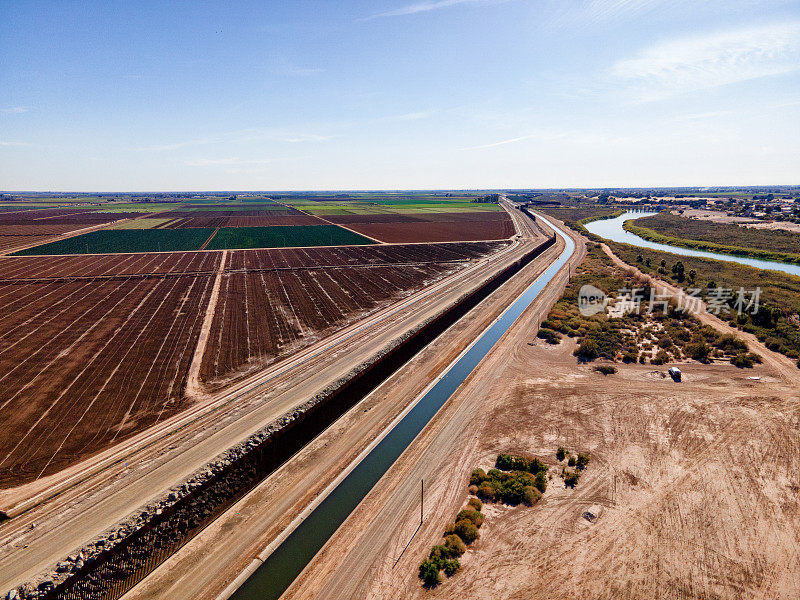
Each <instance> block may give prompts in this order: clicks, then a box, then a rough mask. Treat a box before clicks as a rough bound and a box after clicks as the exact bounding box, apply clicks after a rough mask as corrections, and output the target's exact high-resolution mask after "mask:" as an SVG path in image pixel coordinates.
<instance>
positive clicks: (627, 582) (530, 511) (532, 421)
mask: <svg viewBox="0 0 800 600" xmlns="http://www.w3.org/2000/svg"><path fill="white" fill-rule="evenodd" d="M539 318H540V314H538V313H537V310H536V309H533V310H530V311H529V312H528V313H526V314H525V315H523V317H522V318H521V319H520V320H519V321H518V322H517V324H516V325H515V326H514V328H512V329H511V330H509V332H508V333H507V334H506V336H505V337H504V338H503V340H501V341H500V342H499V343H498V345H497V346H496V347H495V349H494V350H493V351H492V352H491V353H490V354H489V355H488V356H487V357H486V358H485V359H484V362H483V363H482V365H481V366H480V367H479V368H478V369H477V370H476V371H475V372H474V373H473V377H472V378H471V379H470V380H469V381H468V382H467V383H466V384H465V385H464V386H462V388H461V389H460V390H459V391H458V392H457V393H456V394H455V395H454V396H453V398H451V400H450V401H449V402H448V404H447V405H445V407H444V408H443V409H442V411H441V412H440V413H439V414H438V415H437V417H436V418H435V419H434V421H432V422H431V423H430V424H429V425H428V427H427V428H426V430H425V431H424V432H423V434H422V435H421V436H419V437H418V438H417V440H415V442H414V443H413V444H412V446H411V447H409V449H407V450H406V452H405V453H404V455H403V456H402V457H401V458H400V460H399V461H398V462H397V463H395V465H394V466H393V467H392V469H391V470H390V471H389V472H388V473H387V475H386V476H384V477H383V478H382V480H381V481H380V482H379V484H378V485H377V486H376V487H375V488H374V489H373V490H372V492H371V493H370V494H369V495H368V497H367V498H366V499H365V501H364V502H362V503H361V505H360V506H359V507H358V509H357V510H356V511H355V512H354V513H353V514H352V515H351V516H350V518H349V519H348V520H347V522H346V523H345V524H344V525H343V526H342V527H341V528H340V529H339V530H338V531H337V533H336V535H335V536H334V537H333V538H332V539H331V540H330V541H329V543H328V544H327V545H326V546H325V548H324V549H323V551H322V552H320V554H318V555H317V557H316V558H315V559H314V561H313V562H312V563H311V564H310V565H309V567H308V568H307V569H306V570H305V571H304V573H303V574H302V575H301V577H300V578H299V579H298V580H297V581H296V582H295V585H294V586H293V587H292V588H290V590H289V591H288V592H287V594H286V595H285V597H287V598H304V599H305V598H318V599H321V598H330V599H337V600H338V599H343V598H359V599H361V598H376V599H377V598H380V599H384V598H448V599H450V598H452V599H456V598H518V599H523V598H524V599H530V598H542V599H545V598H614V599H616V598H664V597H670V598H672V597H679V598H794V597H796V593H797V589H798V587H799V586H800V554H799V553H798V550H797V549H798V547H800V544H799V543H798V542H800V475H798V473H800V452H798V448H800V429H798V425H799V424H800V410H798V409H799V408H800V395H798V388H797V386H796V385H795V384H794V383H791V381H792V378H791V376H790V374H789V373H784V372H782V371H783V367H782V365H781V364H780V363H772V362H768V363H767V362H765V364H763V365H759V366H757V367H756V368H755V369H753V370H740V369H736V368H735V367H733V366H731V365H719V364H717V365H708V366H706V365H701V364H699V363H692V364H685V365H683V364H682V365H681V368H682V370H683V372H684V378H683V379H684V381H683V382H682V383H680V384H675V383H673V382H672V381H671V380H670V379H669V378H668V377H665V376H664V373H663V371H665V369H666V367H658V368H657V367H654V366H650V365H617V366H618V369H619V373H618V374H616V375H611V376H608V377H604V376H602V375H600V374H598V373H596V372H594V371H593V370H592V365H578V363H577V361H576V359H575V358H574V356H572V350H573V349H574V348H575V344H574V341H571V340H568V339H567V338H565V341H563V342H562V343H561V344H560V345H559V346H555V347H553V346H548V345H546V344H544V343H541V342H537V343H535V344H534V345H529V342H531V341H533V340H535V334H536V331H537V323H538V320H539ZM753 349H754V350H755V348H753ZM793 368H795V369H796V367H793ZM752 375H758V376H760V377H761V381H757V382H756V381H752V380H749V379H748V377H749V376H752ZM559 446H564V447H566V448H568V449H569V450H571V451H573V452H577V451H589V452H590V453H591V456H592V459H591V463H590V465H589V467H588V469H587V470H586V472H585V473H584V475H583V476H582V477H581V479H580V482H579V484H578V486H577V488H575V489H574V490H572V489H566V488H564V486H563V483H561V480H560V478H559V477H558V473H559V472H560V467H556V466H555V465H556V462H557V461H556V459H555V451H556V449H557V448H558V447H559ZM499 452H512V453H526V454H533V455H536V456H540V457H541V458H543V459H544V460H545V462H547V463H548V464H550V465H552V466H553V467H554V468H553V469H551V474H552V475H553V479H551V480H550V482H549V484H548V491H547V492H546V494H545V495H544V499H543V500H542V502H540V503H539V504H538V505H536V506H535V507H533V508H526V507H524V506H519V507H515V508H506V507H502V506H500V505H486V506H485V508H484V513H485V514H486V522H485V524H484V525H483V527H482V528H481V538H480V539H479V540H478V541H477V542H476V543H475V544H474V545H473V546H472V547H471V549H470V550H469V551H468V552H467V554H466V555H464V557H463V558H462V560H461V564H462V569H461V571H460V572H459V573H458V574H456V575H455V576H454V577H452V578H450V579H447V578H445V580H444V582H443V583H442V585H441V586H439V588H437V589H435V590H432V591H428V590H424V589H423V588H422V586H421V583H420V581H419V579H418V578H417V567H418V565H419V563H420V562H421V561H422V560H423V559H424V558H426V557H427V554H428V552H429V551H430V548H431V546H433V545H434V544H436V543H439V541H440V540H441V536H442V531H443V529H444V527H445V525H446V524H447V523H449V522H452V520H453V517H454V516H455V514H456V513H457V512H458V510H459V509H460V508H461V507H462V506H463V505H464V503H465V501H466V498H467V489H466V488H467V482H468V480H469V473H470V471H471V470H472V469H473V468H476V467H482V468H485V469H488V468H489V467H491V466H492V465H493V463H494V459H495V457H496V455H497V454H498V453H499ZM423 478H424V480H425V489H426V498H425V507H426V509H425V516H424V522H423V524H422V527H421V528H420V529H419V530H418V531H417V528H418V526H419V525H420V516H419V511H420V505H419V485H420V483H419V482H420V480H421V479H423ZM587 510H591V511H592V512H593V513H594V514H596V515H597V518H596V519H595V520H594V521H591V522H590V521H588V520H586V519H585V518H584V517H583V514H584V512H585V511H587Z"/></svg>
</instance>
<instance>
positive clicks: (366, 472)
mask: <svg viewBox="0 0 800 600" xmlns="http://www.w3.org/2000/svg"><path fill="white" fill-rule="evenodd" d="M537 218H540V219H541V220H542V221H543V222H545V223H546V224H547V225H549V226H550V227H551V228H552V229H553V230H555V231H556V233H557V234H558V235H559V237H561V239H563V240H564V241H565V243H566V247H565V248H564V251H563V252H562V253H561V255H560V256H559V257H558V258H557V259H556V261H555V262H554V263H553V264H552V265H550V266H549V267H548V268H547V270H545V271H544V273H542V274H541V275H540V276H539V277H538V278H537V279H536V281H534V282H533V283H532V284H531V285H530V286H529V287H528V288H527V289H526V290H525V291H524V292H523V293H522V295H520V296H519V297H518V298H517V299H516V300H515V301H514V303H513V304H512V305H511V306H509V307H508V308H507V309H506V310H505V312H503V313H502V314H501V315H500V317H498V318H497V320H495V321H494V323H492V324H491V325H490V326H489V327H488V328H487V329H486V330H484V332H483V334H481V336H480V337H479V338H478V340H477V341H476V342H474V343H473V345H472V346H470V347H469V348H468V350H467V351H466V352H464V353H463V354H462V355H461V356H460V357H459V358H458V359H457V360H456V362H455V363H453V364H452V365H451V366H450V367H449V369H448V370H447V371H446V372H445V373H444V375H443V376H441V377H440V379H439V380H438V381H437V382H436V383H435V384H434V385H433V387H431V388H430V389H429V390H428V391H427V392H426V393H425V395H424V396H423V397H422V398H421V399H420V400H419V402H417V404H416V405H414V407H413V408H412V409H411V410H410V411H409V412H408V413H407V414H406V415H405V417H403V419H402V420H401V421H400V422H399V423H398V424H397V425H396V426H395V427H394V428H393V429H392V430H391V431H389V433H387V435H386V436H385V437H384V438H383V439H382V440H381V441H380V442H379V443H378V444H377V445H376V446H375V448H373V449H372V451H371V452H369V454H367V456H365V457H364V459H363V460H362V461H361V462H360V463H358V465H357V466H356V467H355V468H354V469H353V470H352V471H351V472H350V473H349V474H348V475H347V476H346V477H345V478H344V479H343V480H342V481H341V482H340V483H339V485H338V486H337V487H336V488H334V490H333V491H332V492H331V493H330V494H329V495H328V496H327V497H326V498H325V499H324V500H323V501H322V502H321V503H320V504H319V506H317V507H316V508H315V509H314V510H313V512H311V514H310V515H309V516H308V517H306V519H305V520H303V521H302V523H300V525H299V526H298V527H297V528H296V529H295V530H294V531H293V532H292V533H291V534H290V535H289V536H288V537H287V538H286V539H285V540H284V541H283V543H281V544H280V545H279V546H278V547H277V548H276V549H275V550H274V552H272V554H270V555H269V556H268V557H267V559H266V560H265V561H264V563H263V564H262V565H261V566H260V567H258V569H257V570H256V571H255V572H254V573H253V574H252V575H251V576H250V578H249V579H247V580H246V581H245V582H244V584H243V585H242V586H241V587H240V588H239V589H238V590H237V591H236V592H235V593H234V594H233V596H232V598H233V600H271V599H275V598H279V597H280V596H281V594H283V592H284V591H285V590H286V589H287V588H288V587H289V586H290V585H291V584H292V582H293V581H294V580H295V578H296V577H297V576H298V575H299V574H300V572H301V571H302V570H303V569H304V568H305V566H306V565H307V564H308V563H309V562H310V561H311V559H312V558H314V555H315V554H316V553H317V552H318V551H319V550H320V548H322V546H323V545H324V544H325V542H327V541H328V539H329V538H330V537H331V536H332V535H333V534H334V532H335V531H336V530H337V529H338V528H339V526H340V525H341V524H342V523H343V522H344V520H345V519H346V518H347V516H348V515H349V514H350V513H351V512H352V511H353V510H354V509H355V508H356V506H358V504H359V503H360V502H361V500H362V499H363V498H364V497H365V496H366V495H367V493H368V492H369V491H370V490H371V489H372V488H373V486H374V485H375V484H376V483H377V482H378V480H379V479H380V478H381V477H382V476H383V474H384V473H386V471H387V470H388V469H389V467H391V466H392V464H394V462H395V461H396V460H397V459H398V458H399V456H400V454H402V452H403V450H405V449H406V447H407V446H408V445H409V444H410V443H411V442H412V441H413V440H414V438H416V437H417V435H418V434H419V433H420V432H421V431H422V429H423V428H424V427H425V425H426V424H427V423H428V421H430V420H431V418H433V416H434V415H435V414H436V413H437V412H438V411H439V409H440V408H441V407H442V406H443V405H444V403H445V402H446V401H447V399H448V398H450V396H451V395H452V394H453V393H454V392H455V391H456V389H457V388H458V387H459V386H460V385H461V383H462V382H463V381H464V379H466V377H467V376H468V375H469V374H470V373H471V372H472V371H473V369H475V367H476V366H477V365H478V363H479V362H480V361H481V359H482V358H483V357H484V356H485V355H486V353H487V352H488V351H489V350H490V349H491V348H492V347H493V346H494V345H495V343H496V342H497V341H498V340H499V339H500V338H501V337H502V335H503V334H504V333H505V332H506V330H508V328H509V327H511V325H512V324H513V323H514V322H515V321H516V320H517V318H518V317H519V316H520V315H521V314H522V313H523V311H524V310H525V309H526V308H527V307H528V305H530V303H531V302H533V300H534V299H536V297H537V296H538V295H539V293H540V292H541V291H542V290H543V289H544V287H545V286H546V285H547V283H548V282H549V281H550V280H551V279H552V278H553V277H554V276H555V274H556V273H557V272H558V270H559V269H560V268H561V267H562V266H564V264H565V263H566V262H567V260H568V259H569V257H570V256H571V255H572V253H573V252H574V250H575V243H574V242H573V241H572V239H571V238H569V237H568V236H565V235H564V234H563V233H561V231H559V230H558V229H557V228H556V227H555V226H554V225H553V224H552V223H551V222H550V221H548V220H547V219H545V218H543V217H537ZM276 492H277V493H280V490H276Z"/></svg>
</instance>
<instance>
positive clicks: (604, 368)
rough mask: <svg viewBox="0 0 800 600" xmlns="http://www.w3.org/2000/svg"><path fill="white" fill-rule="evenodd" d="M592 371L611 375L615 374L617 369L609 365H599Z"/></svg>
mask: <svg viewBox="0 0 800 600" xmlns="http://www.w3.org/2000/svg"><path fill="white" fill-rule="evenodd" d="M594 370H595V371H597V372H598V373H602V374H603V375H613V374H614V373H616V372H617V367H612V366H611V365H600V366H599V367H595V368H594Z"/></svg>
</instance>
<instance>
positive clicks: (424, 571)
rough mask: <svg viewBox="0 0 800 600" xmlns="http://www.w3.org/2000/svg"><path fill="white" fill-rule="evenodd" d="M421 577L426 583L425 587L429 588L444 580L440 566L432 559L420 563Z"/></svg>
mask: <svg viewBox="0 0 800 600" xmlns="http://www.w3.org/2000/svg"><path fill="white" fill-rule="evenodd" d="M419 578H420V579H422V581H423V582H424V583H425V587H429V588H434V587H436V586H437V585H439V584H440V583H441V582H442V577H441V575H439V566H438V565H437V564H435V563H433V562H432V561H430V560H423V561H422V564H420V566H419Z"/></svg>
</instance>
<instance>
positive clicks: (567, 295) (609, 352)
mask: <svg viewBox="0 0 800 600" xmlns="http://www.w3.org/2000/svg"><path fill="white" fill-rule="evenodd" d="M638 258H641V262H642V264H644V262H645V259H644V258H643V257H639V256H637V257H636V259H638ZM636 259H634V260H636ZM650 264H651V265H658V267H656V270H662V271H664V272H668V271H671V270H672V269H671V268H670V269H667V268H666V267H664V266H662V265H661V263H660V261H659V262H655V259H651V260H650ZM671 266H673V267H674V266H675V265H674V264H673V265H671ZM677 273H683V279H684V281H688V279H689V277H692V278H696V277H697V274H696V273H690V274H689V275H687V274H686V273H685V271H682V268H676V269H675V277H676V278H677V277H679V275H678V274H677ZM584 285H591V286H594V287H596V288H599V289H600V290H602V291H604V292H605V293H606V294H607V296H608V297H607V303H608V305H609V306H610V308H611V309H610V310H608V311H607V310H602V311H601V312H598V313H597V314H594V315H590V316H587V315H585V314H582V313H581V311H580V310H579V305H578V294H579V291H580V289H581V288H582V287H583V286H584ZM633 290H637V292H636V294H635V295H634V293H633ZM625 294H627V296H626V295H625ZM651 298H652V299H653V302H652V303H651ZM542 331H544V333H542ZM562 335H565V336H567V337H570V338H575V339H576V341H577V343H578V345H577V348H576V349H575V352H574V354H575V356H576V357H577V358H578V360H579V361H580V362H591V361H594V360H596V359H605V360H609V361H615V362H616V361H621V362H624V363H637V362H638V363H640V364H648V363H649V364H652V365H663V364H666V363H670V362H676V361H685V360H696V361H698V362H702V363H710V362H711V361H712V360H715V359H716V360H728V361H730V362H731V364H733V365H735V366H737V367H741V368H745V367H752V366H753V363H755V362H759V358H758V357H757V356H756V355H754V354H751V353H749V352H748V349H747V344H746V343H745V342H744V341H743V340H741V339H739V338H736V337H734V336H730V335H727V336H726V335H722V334H720V333H719V332H718V331H716V330H715V329H714V328H712V327H709V326H707V325H702V324H701V323H700V322H699V321H698V320H697V319H696V318H695V317H694V316H693V315H691V314H689V313H687V312H684V311H681V310H678V308H677V306H676V304H675V302H674V299H663V298H661V297H659V296H657V295H654V294H652V293H651V290H650V288H649V287H648V286H647V285H646V284H644V283H643V282H642V281H639V280H638V279H637V278H636V277H635V276H634V275H633V271H632V270H631V271H627V270H624V269H620V268H619V267H617V266H616V265H614V263H613V262H612V261H611V259H610V258H609V257H608V255H607V254H606V253H605V252H604V251H603V250H602V248H601V247H600V245H599V244H595V243H592V242H589V243H588V244H587V247H586V257H585V258H584V260H583V262H582V263H581V264H580V265H579V266H578V267H577V269H576V270H575V274H574V276H573V277H572V280H571V281H570V283H569V284H568V285H567V287H566V289H565V291H564V294H563V295H562V297H561V298H560V299H559V300H558V301H557V302H556V304H555V305H554V306H553V308H552V309H551V311H550V313H549V314H548V316H547V319H545V320H544V321H542V323H541V329H540V332H539V333H538V334H537V336H538V337H539V338H542V339H544V340H545V341H547V342H548V343H555V344H557V343H558V342H559V340H560V339H561V337H560V336H562ZM606 367H608V366H607V365H606ZM612 369H613V367H608V368H603V370H601V371H600V372H601V373H604V374H612V373H613V372H615V371H612Z"/></svg>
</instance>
